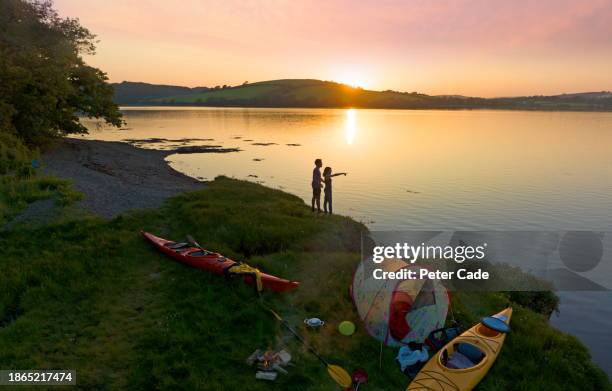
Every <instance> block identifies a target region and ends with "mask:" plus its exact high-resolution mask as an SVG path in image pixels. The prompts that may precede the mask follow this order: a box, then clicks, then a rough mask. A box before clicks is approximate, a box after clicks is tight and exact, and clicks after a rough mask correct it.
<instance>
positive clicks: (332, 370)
mask: <svg viewBox="0 0 612 391" xmlns="http://www.w3.org/2000/svg"><path fill="white" fill-rule="evenodd" d="M266 309H267V310H268V311H270V313H272V315H274V317H275V318H276V319H277V320H278V321H280V322H281V323H282V324H283V326H285V327H286V328H287V330H289V331H290V332H291V334H293V335H294V336H295V337H296V338H297V339H298V340H299V341H300V342H301V343H302V344H303V345H304V346H306V348H307V349H308V350H309V351H310V352H311V353H312V354H314V355H315V357H317V358H318V359H319V361H321V362H322V363H323V364H324V365H325V366H326V367H327V373H329V376H330V377H331V378H332V379H333V380H334V381H335V382H336V383H338V385H339V386H340V387H342V388H347V387H350V386H351V384H352V383H353V379H352V378H351V375H349V374H348V372H347V371H346V370H345V369H344V368H342V367H340V366H338V365H333V364H330V363H328V362H327V361H326V360H325V359H324V358H323V357H321V355H319V353H318V352H317V351H316V350H314V348H313V347H311V346H310V345H308V343H307V342H306V341H305V340H304V338H302V336H301V335H299V334H298V333H297V331H295V330H294V329H293V328H292V327H291V326H290V325H289V323H287V321H286V320H285V319H283V318H281V316H280V315H279V314H277V313H276V312H274V311H273V310H271V309H270V308H266Z"/></svg>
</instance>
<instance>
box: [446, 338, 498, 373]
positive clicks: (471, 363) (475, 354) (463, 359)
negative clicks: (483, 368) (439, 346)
mask: <svg viewBox="0 0 612 391" xmlns="http://www.w3.org/2000/svg"><path fill="white" fill-rule="evenodd" d="M439 355H440V364H442V365H443V366H444V367H446V368H448V369H453V370H465V369H473V368H476V367H478V366H480V364H482V363H483V362H484V361H485V359H486V356H487V355H486V353H485V352H483V351H482V350H481V349H480V348H479V347H478V346H476V345H473V344H471V343H468V342H458V343H455V344H452V345H451V346H449V347H447V348H446V349H444V350H442V351H441V352H440V353H439Z"/></svg>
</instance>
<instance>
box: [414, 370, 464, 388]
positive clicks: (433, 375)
mask: <svg viewBox="0 0 612 391" xmlns="http://www.w3.org/2000/svg"><path fill="white" fill-rule="evenodd" d="M420 374H423V375H424V376H423V377H422V379H421V381H423V380H434V381H435V382H436V384H437V385H438V386H439V387H438V388H431V387H429V386H427V385H425V384H423V383H421V381H417V380H414V383H416V384H417V385H419V386H421V388H414V387H413V388H411V390H433V391H436V390H444V391H460V390H459V387H457V385H456V384H455V383H453V382H452V380H450V379H449V378H448V377H446V376H444V374H442V373H440V372H436V371H421V372H420ZM425 375H429V377H425ZM440 378H442V379H440ZM446 386H448V387H446Z"/></svg>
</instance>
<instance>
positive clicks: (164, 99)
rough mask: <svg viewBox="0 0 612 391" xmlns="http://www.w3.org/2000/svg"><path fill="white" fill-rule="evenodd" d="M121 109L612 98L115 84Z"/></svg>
mask: <svg viewBox="0 0 612 391" xmlns="http://www.w3.org/2000/svg"><path fill="white" fill-rule="evenodd" d="M114 87H115V101H116V103H118V104H121V105H174V106H220V107H356V108H380V109H383V108H387V109H479V108H487V109H517V110H519V109H520V110H599V111H612V93H610V92H609V91H603V92H586V93H576V94H563V95H554V96H524V97H506V98H475V97H466V96H460V95H437V96H433V95H426V94H420V93H417V92H399V91H392V90H387V91H371V90H365V89H361V88H354V87H351V86H347V85H345V84H340V83H335V82H331V81H322V80H314V79H284V80H271V81H263V82H258V83H251V84H243V85H240V86H234V87H231V86H224V87H214V88H209V87H195V88H189V87H181V86H169V85H155V84H147V83H134V82H122V83H118V84H114Z"/></svg>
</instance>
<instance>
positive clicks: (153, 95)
mask: <svg viewBox="0 0 612 391" xmlns="http://www.w3.org/2000/svg"><path fill="white" fill-rule="evenodd" d="M112 86H113V88H114V89H115V97H114V100H115V103H117V104H120V105H129V104H139V103H146V102H148V101H150V100H151V99H157V98H163V97H166V96H179V95H187V94H197V93H200V92H203V91H207V90H209V88H208V87H195V88H189V87H181V86H170V85H163V84H149V83H140V82H131V81H124V82H121V83H113V84H112Z"/></svg>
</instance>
